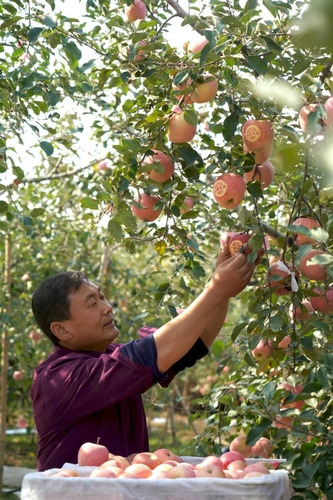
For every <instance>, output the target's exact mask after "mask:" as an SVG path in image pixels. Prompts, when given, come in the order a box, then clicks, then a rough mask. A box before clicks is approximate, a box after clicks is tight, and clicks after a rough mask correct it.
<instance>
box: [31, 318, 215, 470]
mask: <svg viewBox="0 0 333 500" xmlns="http://www.w3.org/2000/svg"><path fill="white" fill-rule="evenodd" d="M152 331H154V329H149V328H147V329H146V331H145V330H144V329H142V331H141V332H140V333H141V335H142V336H144V335H146V334H147V333H151V332H152ZM207 352H208V349H207V347H206V346H205V345H204V343H203V342H202V341H201V340H200V339H199V340H198V341H197V342H196V343H195V344H194V346H193V347H192V348H191V349H190V351H189V352H188V353H187V354H186V355H185V356H184V357H183V358H182V359H181V360H179V361H178V362H177V363H176V364H175V365H174V366H173V367H172V368H171V369H170V370H169V371H168V372H167V373H161V372H160V371H159V370H158V368H157V365H156V359H157V352H156V346H155V340H154V337H153V336H152V335H146V336H144V338H142V339H140V340H134V341H131V342H129V343H127V344H113V343H112V344H110V345H109V347H108V348H107V349H106V351H105V353H99V352H84V351H82V352H80V351H72V350H69V349H65V348H63V347H59V346H54V350H53V353H52V354H50V356H49V357H48V358H47V360H46V361H44V362H43V363H41V364H40V365H39V366H38V367H37V368H36V370H35V373H34V381H33V385H32V388H31V391H30V395H31V398H32V404H33V411H34V418H35V424H36V429H37V434H38V454H37V458H38V470H47V469H50V468H53V467H62V465H63V464H64V463H65V462H70V463H77V454H78V450H79V448H80V446H81V445H82V444H83V443H85V442H87V441H90V442H93V443H96V442H97V440H98V439H99V443H100V444H103V445H104V446H106V447H107V448H108V449H109V451H110V452H111V453H114V454H116V455H122V456H125V457H126V456H128V455H130V454H131V453H138V452H140V451H148V449H149V442H148V432H147V425H146V418H145V412H144V407H143V403H142V399H141V394H142V393H144V392H145V391H147V390H148V389H149V388H150V387H151V386H153V385H154V384H155V383H157V382H158V383H160V384H161V385H163V386H167V385H168V384H169V383H170V381H171V380H172V378H173V377H174V375H175V374H176V373H177V372H179V371H180V370H182V369H184V368H185V367H187V366H192V365H193V364H194V363H195V362H196V360H197V359H200V358H202V357H203V356H205V355H206V354H207Z"/></svg>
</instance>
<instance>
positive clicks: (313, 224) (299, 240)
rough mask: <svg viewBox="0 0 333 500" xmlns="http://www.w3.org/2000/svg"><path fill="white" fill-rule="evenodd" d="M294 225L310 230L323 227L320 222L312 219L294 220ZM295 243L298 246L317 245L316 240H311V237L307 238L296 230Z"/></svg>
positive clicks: (300, 218)
mask: <svg viewBox="0 0 333 500" xmlns="http://www.w3.org/2000/svg"><path fill="white" fill-rule="evenodd" d="M292 225H293V226H301V227H304V228H306V229H310V230H311V229H313V228H320V227H321V225H320V223H319V221H318V220H317V219H315V218H312V217H298V218H297V219H296V220H294V222H293V224H292ZM295 243H296V245H308V244H309V245H312V244H313V243H316V240H314V239H313V238H310V236H307V235H306V234H303V233H300V232H298V231H297V230H295Z"/></svg>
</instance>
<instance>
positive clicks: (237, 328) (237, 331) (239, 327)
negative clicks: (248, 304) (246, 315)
mask: <svg viewBox="0 0 333 500" xmlns="http://www.w3.org/2000/svg"><path fill="white" fill-rule="evenodd" d="M246 326H247V322H246V323H240V324H239V325H236V326H235V328H234V329H233V330H232V333H231V340H232V341H233V342H234V341H235V340H236V339H237V337H238V335H239V334H240V332H241V331H242V330H243V329H244V328H245V327H246Z"/></svg>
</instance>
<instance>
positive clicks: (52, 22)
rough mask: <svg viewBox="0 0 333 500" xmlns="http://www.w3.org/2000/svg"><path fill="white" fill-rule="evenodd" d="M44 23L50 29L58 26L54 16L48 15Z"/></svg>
mask: <svg viewBox="0 0 333 500" xmlns="http://www.w3.org/2000/svg"><path fill="white" fill-rule="evenodd" d="M44 23H45V25H46V26H48V27H49V28H55V27H56V26H57V21H56V18H55V17H54V16H50V15H46V16H45V18H44Z"/></svg>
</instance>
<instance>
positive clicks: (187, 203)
mask: <svg viewBox="0 0 333 500" xmlns="http://www.w3.org/2000/svg"><path fill="white" fill-rule="evenodd" d="M184 205H185V206H186V208H185V207H181V208H180V213H181V214H184V213H186V212H188V211H189V210H191V209H192V208H193V205H194V200H193V199H192V198H191V197H190V196H185V199H184Z"/></svg>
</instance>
